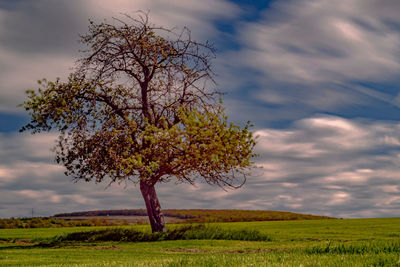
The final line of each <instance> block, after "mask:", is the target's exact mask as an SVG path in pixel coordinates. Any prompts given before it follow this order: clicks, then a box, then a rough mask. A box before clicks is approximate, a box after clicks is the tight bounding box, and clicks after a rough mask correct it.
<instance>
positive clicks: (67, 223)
mask: <svg viewBox="0 0 400 267" xmlns="http://www.w3.org/2000/svg"><path fill="white" fill-rule="evenodd" d="M126 224H128V223H127V222H123V221H121V222H118V223H115V222H110V221H108V219H107V218H102V219H99V218H91V219H87V220H63V219H57V218H52V217H35V218H10V219H0V229H16V228H56V227H79V226H115V225H126Z"/></svg>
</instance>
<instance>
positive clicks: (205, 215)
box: [54, 209, 333, 223]
mask: <svg viewBox="0 0 400 267" xmlns="http://www.w3.org/2000/svg"><path fill="white" fill-rule="evenodd" d="M163 213H164V215H165V216H168V217H175V218H179V219H184V220H185V222H188V223H192V222H195V223H203V222H250V221H288V220H320V219H333V218H332V217H327V216H316V215H310V214H300V213H293V212H286V211H265V210H208V209H179V210H177V209H166V210H163ZM146 215H147V213H146V211H145V210H144V209H125V210H93V211H80V212H71V213H60V214H56V215H54V217H59V218H60V217H75V216H88V217H95V216H146Z"/></svg>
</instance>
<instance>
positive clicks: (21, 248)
mask: <svg viewBox="0 0 400 267" xmlns="http://www.w3.org/2000/svg"><path fill="white" fill-rule="evenodd" d="M399 225H400V218H387V219H362V220H321V221H291V222H286V221H282V222H252V223H219V224H211V225H210V226H212V227H214V226H217V228H220V229H222V230H224V231H227V232H229V231H230V230H233V231H240V230H257V231H258V232H259V234H261V235H265V236H268V237H271V238H272V241H268V242H265V241H245V240H194V239H189V240H166V241H157V242H122V241H89V242H87V241H85V242H81V241H66V243H64V244H63V245H62V246H59V247H47V248H46V247H35V246H32V245H34V244H38V242H39V241H40V240H42V241H43V240H44V239H45V238H51V237H54V236H55V235H62V236H64V237H65V236H67V234H68V233H73V232H77V231H79V232H81V231H82V230H83V228H60V229H47V230H49V231H50V233H48V232H46V229H21V230H18V229H16V230H9V231H6V230H0V240H1V239H2V240H3V241H1V242H0V265H1V266H400V249H399V248H400V242H399V237H400V227H399ZM173 228H174V227H172V228H171V230H172V229H173ZM93 229H94V228H87V229H85V230H93ZM101 229H105V228H104V227H103V228H96V230H101ZM112 229H130V230H141V231H147V232H150V231H149V227H148V226H146V227H145V226H138V227H121V228H112ZM35 239H36V241H34V240H35Z"/></svg>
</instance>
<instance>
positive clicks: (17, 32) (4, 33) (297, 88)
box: [0, 0, 400, 218]
mask: <svg viewBox="0 0 400 267" xmlns="http://www.w3.org/2000/svg"><path fill="white" fill-rule="evenodd" d="M138 10H144V11H149V17H150V20H151V21H152V22H153V23H155V24H157V25H162V26H165V27H176V29H180V28H182V27H185V26H187V27H188V28H189V29H190V30H191V32H192V36H193V39H196V40H198V41H202V42H204V41H206V40H209V41H211V42H212V43H213V44H214V46H215V48H216V49H217V58H216V59H215V60H214V62H213V69H214V71H215V72H216V73H217V77H216V80H217V83H218V86H217V89H218V90H220V91H222V92H224V93H225V94H224V105H225V107H226V109H227V113H228V115H229V118H230V120H231V121H233V122H235V123H237V124H240V125H244V123H245V122H247V121H248V120H250V121H251V122H252V123H253V124H254V127H253V128H252V129H253V131H254V133H255V135H257V136H258V139H257V145H256V152H257V153H258V154H259V157H257V158H256V160H255V163H256V165H257V166H258V167H259V168H257V169H256V170H255V171H254V172H253V174H252V176H251V177H249V178H248V180H247V182H246V184H245V185H244V186H243V187H242V188H240V189H238V190H228V191H224V190H221V189H220V188H218V187H212V186H210V185H207V184H204V183H201V180H199V183H198V184H197V185H196V186H190V185H175V184H174V183H173V182H172V183H169V184H162V185H159V186H158V187H157V191H158V196H159V200H160V202H161V206H162V208H170V209H172V208H201V209H255V210H281V211H292V212H300V213H309V214H316V215H327V216H334V217H338V218H367V217H396V216H397V217H399V216H400V94H399V92H400V17H399V16H398V14H399V13H400V1H398V0H336V1H330V0H275V1H266V0H264V1H261V0H250V1H241V0H231V1H229V0H203V1H197V0H114V1H107V0H85V1H84V0H35V1H33V0H0V218H8V217H21V216H22V217H24V216H30V215H31V212H32V209H33V210H34V215H36V216H49V215H53V214H55V213H62V212H73V211H82V210H93V209H129V208H144V207H145V206H144V202H143V200H142V198H141V194H140V190H139V188H138V187H135V186H134V185H133V184H130V183H126V184H125V183H124V184H121V185H118V184H115V185H112V186H111V187H109V188H106V187H107V185H108V183H99V184H94V183H85V182H77V183H75V182H73V181H72V179H71V178H70V177H66V176H65V175H64V167H63V166H60V165H57V164H56V163H55V162H54V152H52V150H51V148H52V147H53V146H54V144H55V139H56V138H57V132H50V133H41V134H36V135H31V134H30V133H19V132H18V130H19V129H20V128H21V127H22V126H23V125H24V123H26V122H28V120H29V117H28V115H27V114H26V112H25V111H24V110H23V109H22V108H18V107H17V105H18V104H20V103H22V102H23V101H25V100H26V95H25V93H24V92H25V90H27V89H36V88H38V86H37V83H36V82H37V80H39V79H41V78H47V79H49V80H54V79H55V78H56V77H60V78H61V79H65V78H66V77H67V76H68V74H69V73H70V72H71V68H72V67H74V64H75V61H76V60H77V59H78V58H79V56H80V53H79V50H80V49H82V47H81V45H80V44H79V43H78V40H79V34H84V33H85V32H87V26H88V20H89V19H93V20H95V21H101V20H103V19H108V20H112V17H118V16H121V13H126V14H135V12H136V11H138ZM182 203H184V206H183V205H182Z"/></svg>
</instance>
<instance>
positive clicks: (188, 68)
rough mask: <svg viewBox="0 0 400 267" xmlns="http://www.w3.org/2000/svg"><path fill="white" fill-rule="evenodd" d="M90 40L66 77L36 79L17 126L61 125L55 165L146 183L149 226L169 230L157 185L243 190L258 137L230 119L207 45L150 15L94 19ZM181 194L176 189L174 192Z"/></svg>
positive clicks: (69, 171)
mask: <svg viewBox="0 0 400 267" xmlns="http://www.w3.org/2000/svg"><path fill="white" fill-rule="evenodd" d="M81 41H82V43H83V44H84V45H86V46H87V48H88V49H87V50H86V51H84V52H83V55H82V57H81V58H80V59H79V60H78V61H77V64H76V67H75V69H74V71H73V72H72V73H71V74H70V75H69V77H68V79H67V81H64V82H63V81H61V80H60V79H56V80H55V81H48V80H46V79H43V80H41V81H39V89H38V90H28V91H27V93H28V100H27V101H25V102H24V104H23V106H24V108H25V109H26V110H27V111H28V112H29V114H30V117H31V121H30V123H28V124H27V125H25V126H24V127H23V128H22V129H21V130H22V131H24V130H30V131H32V132H33V133H38V132H41V131H50V130H52V129H56V130H58V131H59V132H60V136H59V139H58V143H57V145H56V161H57V162H58V163H61V164H63V165H64V166H65V167H66V172H65V174H66V175H70V176H73V177H74V178H75V179H77V180H80V179H83V180H85V181H95V182H101V181H103V180H108V181H109V182H110V183H112V182H124V181H125V182H126V181H132V182H134V183H139V184H140V189H141V192H142V195H143V197H144V200H145V203H146V208H147V212H148V215H149V219H150V223H151V226H152V229H153V231H165V223H164V219H163V215H162V212H161V207H160V204H159V201H158V198H157V195H156V191H155V187H154V186H155V184H157V183H162V182H169V181H171V180H173V179H174V180H175V182H178V183H190V184H194V183H195V180H196V179H203V180H204V181H205V182H206V183H208V184H212V185H218V186H221V187H230V188H237V187H240V186H241V185H242V184H243V183H244V181H245V179H246V176H247V175H248V172H249V170H250V168H251V167H252V164H253V163H252V158H253V157H254V156H255V154H254V152H253V148H254V145H255V141H254V138H253V136H252V133H251V131H250V130H249V127H250V125H249V123H247V124H246V126H244V127H243V128H241V127H239V126H237V125H235V124H233V123H231V122H229V121H228V118H227V116H226V115H225V112H224V108H223V106H222V101H220V94H219V93H218V92H217V91H216V90H215V89H213V88H214V87H215V82H214V73H213V72H212V70H211V60H212V59H213V58H214V57H215V51H214V49H213V47H212V46H211V45H210V44H209V43H207V42H206V43H199V42H196V41H193V40H192V39H191V35H190V31H189V30H188V29H186V28H185V29H184V30H183V31H181V32H179V33H177V32H175V31H173V30H169V29H165V28H163V27H157V26H155V25H153V24H151V23H150V22H149V20H148V16H147V14H144V13H139V14H138V16H137V17H131V16H128V15H125V16H124V17H122V18H115V19H114V20H113V21H112V23H109V22H107V21H103V22H100V23H95V22H93V21H90V26H89V31H88V33H87V34H85V35H83V36H81ZM177 194H178V193H177Z"/></svg>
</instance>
